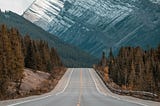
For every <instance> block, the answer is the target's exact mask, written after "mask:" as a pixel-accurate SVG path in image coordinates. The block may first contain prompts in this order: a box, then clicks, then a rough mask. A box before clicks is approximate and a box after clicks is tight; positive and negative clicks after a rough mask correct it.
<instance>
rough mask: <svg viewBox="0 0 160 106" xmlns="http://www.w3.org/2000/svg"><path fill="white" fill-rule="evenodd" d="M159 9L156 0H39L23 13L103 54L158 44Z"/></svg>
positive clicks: (41, 25) (84, 48) (98, 53)
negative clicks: (118, 49)
mask: <svg viewBox="0 0 160 106" xmlns="http://www.w3.org/2000/svg"><path fill="white" fill-rule="evenodd" d="M154 1H155V0H154ZM156 2H158V0H157V1H156ZM159 11H160V7H159V5H157V4H155V3H153V0H152V2H151V1H150V0H36V1H35V2H34V3H33V5H32V6H31V7H30V8H28V10H27V11H26V12H25V13H24V15H23V16H24V17H25V18H26V19H28V20H30V21H31V22H33V23H35V24H36V25H38V26H40V27H42V28H43V29H45V30H46V31H48V32H50V33H53V34H54V35H56V36H58V37H59V38H60V39H62V40H64V41H67V42H68V43H70V44H73V45H75V46H78V47H79V48H81V49H83V50H85V51H87V52H89V53H91V54H94V55H96V56H100V55H101V52H102V51H104V50H105V51H108V50H109V48H110V47H113V48H115V49H117V48H119V47H120V46H123V45H132V46H137V45H140V46H142V47H144V48H146V47H147V45H151V46H153V47H155V46H157V45H158V43H160V36H158V34H159V32H160V29H159V27H158V26H160V13H159Z"/></svg>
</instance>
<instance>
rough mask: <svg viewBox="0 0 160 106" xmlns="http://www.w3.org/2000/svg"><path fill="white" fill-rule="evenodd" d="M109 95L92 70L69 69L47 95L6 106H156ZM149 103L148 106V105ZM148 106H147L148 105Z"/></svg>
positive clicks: (142, 101) (139, 100)
mask: <svg viewBox="0 0 160 106" xmlns="http://www.w3.org/2000/svg"><path fill="white" fill-rule="evenodd" d="M128 98H129V97H121V96H118V95H116V94H113V93H111V92H110V91H109V90H108V89H107V88H106V87H105V86H104V84H103V82H102V81H101V79H100V78H99V76H98V75H97V74H96V72H95V71H94V70H93V69H88V68H72V69H71V68H70V69H68V70H67V72H66V73H65V75H64V76H63V77H62V79H61V80H60V81H59V83H58V84H57V86H56V88H55V89H54V90H53V91H52V92H50V93H49V94H46V95H43V96H37V97H35V98H30V99H27V100H21V101H18V102H14V103H12V104H10V105H8V106H149V105H151V104H152V105H154V106H156V105H157V106H158V105H159V103H155V104H153V103H152V102H148V103H147V102H146V101H144V100H141V99H136V98H135V99H134V98H132V97H131V99H128ZM149 103H150V104H149ZM148 104H149V105H148Z"/></svg>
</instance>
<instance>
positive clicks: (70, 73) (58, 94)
mask: <svg viewBox="0 0 160 106" xmlns="http://www.w3.org/2000/svg"><path fill="white" fill-rule="evenodd" d="M73 70H74V69H72V72H71V73H70V75H69V78H68V81H67V84H66V86H65V87H64V89H63V90H62V91H61V92H58V93H56V95H59V94H62V93H63V92H64V91H65V90H66V88H67V87H68V85H69V82H70V80H71V76H72V73H73Z"/></svg>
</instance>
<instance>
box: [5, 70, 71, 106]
mask: <svg viewBox="0 0 160 106" xmlns="http://www.w3.org/2000/svg"><path fill="white" fill-rule="evenodd" d="M72 73H73V69H72V72H71V74H70V77H69V80H68V82H67V84H66V86H65V88H64V89H63V91H61V92H60V93H57V94H56V95H58V94H61V93H63V92H64V91H65V89H66V88H67V86H68V84H69V81H70V78H71V75H72ZM50 96H52V95H48V96H44V97H41V98H36V99H32V100H26V101H23V102H18V103H14V104H10V105H7V106H16V105H20V104H24V103H28V102H33V101H38V100H42V99H45V98H48V97H50Z"/></svg>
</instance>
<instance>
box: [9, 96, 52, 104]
mask: <svg viewBox="0 0 160 106" xmlns="http://www.w3.org/2000/svg"><path fill="white" fill-rule="evenodd" d="M50 96H52V95H48V96H45V97H41V98H36V99H32V100H26V101H23V102H18V103H15V104H10V105H7V106H16V105H20V104H24V103H28V102H33V101H38V100H42V99H45V98H48V97H50Z"/></svg>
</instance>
